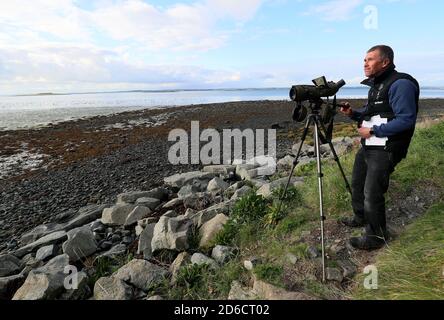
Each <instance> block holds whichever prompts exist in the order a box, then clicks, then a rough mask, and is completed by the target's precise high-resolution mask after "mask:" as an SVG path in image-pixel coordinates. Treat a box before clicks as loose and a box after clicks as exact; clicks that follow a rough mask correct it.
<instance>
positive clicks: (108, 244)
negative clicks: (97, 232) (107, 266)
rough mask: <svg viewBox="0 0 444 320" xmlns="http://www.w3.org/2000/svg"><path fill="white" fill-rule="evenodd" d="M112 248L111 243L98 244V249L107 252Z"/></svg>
mask: <svg viewBox="0 0 444 320" xmlns="http://www.w3.org/2000/svg"><path fill="white" fill-rule="evenodd" d="M112 246H113V243H112V241H102V242H101V243H100V244H99V248H100V249H101V250H108V249H109V248H111V247H112Z"/></svg>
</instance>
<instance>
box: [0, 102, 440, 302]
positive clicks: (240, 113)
mask: <svg viewBox="0 0 444 320" xmlns="http://www.w3.org/2000/svg"><path fill="white" fill-rule="evenodd" d="M363 103H364V101H363V100H351V104H352V107H358V106H361V105H362V104H363ZM442 106H443V101H442V100H439V99H427V100H421V102H420V113H419V118H420V119H422V120H424V119H434V118H437V117H441V116H442V115H443V107H442ZM293 107H294V104H293V103H291V102H287V101H259V102H256V101H255V102H232V103H219V104H208V105H193V106H186V107H174V108H168V109H166V108H164V109H156V110H141V111H131V112H124V113H118V114H113V115H109V116H97V117H92V118H88V119H79V120H75V121H69V122H62V123H57V124H51V125H48V126H45V127H42V128H37V129H28V130H16V131H1V132H0V169H1V170H0V254H4V255H3V256H2V259H0V265H1V266H9V267H8V268H6V267H5V268H3V269H2V267H0V271H2V274H1V275H0V277H6V278H10V279H8V280H2V281H3V282H2V283H0V284H1V285H0V289H1V290H0V296H1V295H2V294H3V298H4V297H6V298H12V297H13V296H14V298H15V299H33V298H38V299H40V298H49V299H52V298H65V299H75V298H79V299H80V298H81V299H83V298H89V297H91V296H92V295H94V298H96V299H109V298H116V297H118V298H121V299H133V298H137V297H139V298H149V297H147V295H146V294H145V295H144V292H145V293H146V292H148V291H149V290H150V289H151V288H152V287H155V286H156V285H158V284H159V282H160V281H161V280H162V279H163V278H165V277H166V274H167V273H168V272H169V273H172V274H173V277H174V275H175V271H177V270H178V268H179V267H180V266H181V265H182V264H183V263H184V261H186V260H187V259H189V260H190V259H191V260H190V261H191V263H195V264H202V263H207V264H210V265H211V264H213V263H214V264H217V263H223V262H224V261H225V260H226V259H228V258H227V257H228V256H229V255H230V254H231V250H233V248H229V247H222V246H216V247H214V248H213V250H212V252H211V256H212V259H214V260H212V261H207V260H206V259H209V258H208V257H206V256H204V255H203V254H201V253H198V252H194V254H192V255H190V256H189V257H188V256H187V255H186V254H182V255H179V256H178V257H175V260H174V261H170V262H171V266H170V267H169V269H165V268H162V267H161V265H156V264H153V263H152V261H151V262H149V261H148V260H149V259H150V258H151V257H152V253H153V252H155V251H159V250H174V251H178V252H184V251H185V250H187V249H189V248H190V247H191V246H192V244H190V243H189V242H188V239H189V238H190V235H191V234H190V233H191V232H192V230H193V228H192V227H191V226H194V227H196V228H198V229H199V230H200V236H201V238H200V242H201V243H200V244H198V245H197V247H202V248H206V247H207V246H208V245H209V243H210V242H211V241H210V240H211V239H212V237H213V236H214V233H215V232H216V231H217V230H220V226H221V225H222V224H223V223H225V222H226V221H224V219H226V216H227V215H229V210H230V208H231V207H232V205H233V201H234V200H235V199H236V198H238V197H240V196H241V195H242V194H245V193H247V192H248V191H249V190H250V188H251V187H253V186H254V187H257V188H259V190H262V191H261V194H263V195H264V196H269V195H270V194H271V191H272V189H274V188H276V186H278V185H279V184H280V183H282V182H272V181H267V179H263V180H261V179H255V176H254V175H253V176H251V175H252V172H251V170H255V169H257V168H258V167H260V165H259V164H258V165H256V166H253V167H242V166H241V167H239V166H238V167H235V166H210V167H208V166H206V167H203V166H202V165H172V164H170V163H169V161H168V151H169V148H170V147H171V145H172V144H173V142H169V141H168V134H169V132H170V131H171V130H172V129H179V128H181V129H185V130H186V131H189V130H190V123H191V121H199V124H200V129H201V130H203V129H207V128H214V129H217V130H218V131H221V130H223V129H236V128H238V129H241V130H244V129H246V128H251V129H270V128H273V129H276V130H277V158H278V160H281V161H280V162H279V163H278V167H279V166H280V167H281V168H282V167H285V165H286V164H287V166H288V162H289V161H290V163H291V159H290V160H289V159H288V157H286V156H288V155H290V154H292V152H294V148H293V146H294V144H295V143H297V142H298V139H299V137H300V130H301V126H302V124H300V123H295V122H293V121H292V120H291V114H292V110H293ZM335 121H336V125H337V127H338V128H339V127H341V125H342V124H344V123H345V124H349V123H350V121H349V120H348V119H347V118H345V117H343V116H342V115H337V116H336V118H335ZM347 139H349V140H347ZM335 143H336V147H337V148H338V149H341V150H346V149H348V148H350V147H351V146H352V145H353V142H352V139H351V138H339V140H337V141H336V142H335ZM303 155H304V157H306V159H307V161H310V160H309V158H310V152H309V150H308V149H307V150H304V154H303ZM311 156H312V155H311ZM326 156H327V155H326ZM330 156H331V155H330ZM244 180H248V181H249V183H247V184H244V182H243V181H244ZM298 183H301V181H299V180H297V179H296V180H295V181H293V184H294V185H295V186H296V185H298ZM162 230H163V231H162ZM119 252H120V253H121V252H131V253H133V254H134V256H136V257H137V259H134V260H132V261H131V262H129V263H128V264H127V265H125V266H123V267H122V268H121V269H120V270H119V271H118V273H117V274H116V275H115V276H112V277H104V278H100V279H98V281H97V282H99V284H101V285H100V286H97V285H96V286H94V287H93V288H91V287H88V286H84V288H85V290H84V292H83V291H82V290H79V291H75V292H76V294H79V296H77V297H73V296H69V294H68V293H67V292H64V293H62V291H63V290H62V285H61V284H60V275H61V274H62V273H63V271H61V270H63V268H64V267H65V266H66V265H68V264H69V263H72V264H77V265H79V262H80V261H81V262H82V264H84V259H85V258H89V257H91V256H92V255H95V258H94V259H97V256H100V255H105V256H109V257H112V256H115V255H116V254H118V253H119ZM20 259H21V260H20ZM144 259H145V260H144ZM177 259H179V260H177ZM49 260H50V261H49ZM47 261H49V262H48V263H46V262H47ZM44 262H45V263H46V264H45V263H44ZM25 266H26V267H25ZM34 269H39V270H40V269H41V270H40V271H39V272H37V273H36V274H39V273H41V274H45V275H46V277H47V278H48V279H49V280H48V281H49V282H51V281H52V282H53V283H54V286H55V287H57V290H52V289H51V290H50V289H45V290H43V291H41V292H38V291H36V290H34V289H35V287H33V286H35V283H36V282H38V281H37V280H36V279H32V276H33V271H32V270H34ZM176 269H177V270H176ZM346 269H347V267H345V269H344V270H346ZM4 270H6V271H4ZM137 270H140V272H139V273H138V271H137ZM143 270H145V271H143ZM146 270H150V271H149V272H146ZM17 272H20V273H19V274H17ZM82 272H83V273H82V277H83V278H84V279H91V277H92V274H90V273H89V272H91V270H90V269H88V268H85V270H83V271H82ZM144 272H145V273H144ZM332 272H333V271H332ZM344 272H345V271H344ZM136 273H137V274H139V275H142V277H145V278H143V281H142V280H141V279H140V277H139V276H136V275H135V274H136ZM333 273H334V272H333ZM330 276H331V277H332V278H334V277H336V276H337V277H339V276H338V275H336V276H335V275H334V274H333V275H330ZM34 277H35V278H37V276H36V275H35V274H34ZM79 277H80V276H79ZM341 277H342V276H341ZM6 278H2V279H6ZM30 278H31V279H30ZM83 278H82V279H83ZM25 279H26V282H25ZM123 279H125V281H124V280H123ZM145 280H146V281H145ZM85 281H86V280H85ZM341 281H342V280H341ZM62 283H63V281H62ZM22 285H23V286H22ZM255 285H256V286H257V290H256V291H255V292H256V293H257V292H262V294H261V295H259V296H261V297H264V296H266V295H267V294H268V293H264V292H268V291H267V290H268V289H269V288H268V289H264V287H266V286H267V285H268V284H264V283H261V282H260V281H256V283H255ZM21 286H22V287H21ZM147 286H148V287H147ZM19 287H21V288H20V289H19ZM12 288H13V289H12ZM33 288H34V289H33ZM88 288H89V289H88ZM103 288H108V289H109V290H102V289H103ZM261 288H262V289H261ZM17 289H18V291H16V290H17ZM2 290H3V291H2ZM88 290H93V291H94V292H93V293H92V292H88ZM233 290H234V289H233ZM261 290H262V291H261ZM234 291H235V290H234ZM234 291H233V294H234V295H235V293H234ZM240 291H242V290H240ZM271 291H273V290H271ZM30 292H31V293H30ZM110 292H113V294H111V293H110ZM61 294H63V295H64V296H63V297H62V296H60V295H61ZM279 295H280V297H288V298H300V299H311V298H312V297H309V296H305V295H304V294H303V293H300V292H297V293H296V292H280V293H279ZM235 297H239V295H235ZM0 298H1V297H0ZM151 298H152V297H151Z"/></svg>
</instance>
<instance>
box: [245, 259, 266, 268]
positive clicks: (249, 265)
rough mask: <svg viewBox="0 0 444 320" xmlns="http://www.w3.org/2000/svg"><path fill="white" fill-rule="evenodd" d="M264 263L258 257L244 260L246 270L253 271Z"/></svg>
mask: <svg viewBox="0 0 444 320" xmlns="http://www.w3.org/2000/svg"><path fill="white" fill-rule="evenodd" d="M261 263H262V259H261V258H258V257H251V258H250V259H247V260H244V267H245V269H247V270H249V271H252V270H253V269H254V268H255V267H256V266H258V265H260V264H261Z"/></svg>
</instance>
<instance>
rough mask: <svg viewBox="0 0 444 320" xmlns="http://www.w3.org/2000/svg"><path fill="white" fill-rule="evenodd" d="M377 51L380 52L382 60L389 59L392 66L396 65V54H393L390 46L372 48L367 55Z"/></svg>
mask: <svg viewBox="0 0 444 320" xmlns="http://www.w3.org/2000/svg"><path fill="white" fill-rule="evenodd" d="M376 50H378V51H379V55H380V57H381V59H382V60H385V59H389V61H390V63H391V64H394V63H395V62H394V60H395V53H394V52H393V49H392V48H390V47H389V46H386V45H377V46H374V47H371V48H370V49H369V50H368V51H367V53H369V52H373V51H376Z"/></svg>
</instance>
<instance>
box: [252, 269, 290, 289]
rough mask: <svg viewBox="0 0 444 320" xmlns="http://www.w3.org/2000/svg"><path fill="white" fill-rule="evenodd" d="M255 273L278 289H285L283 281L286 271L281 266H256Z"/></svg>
mask: <svg viewBox="0 0 444 320" xmlns="http://www.w3.org/2000/svg"><path fill="white" fill-rule="evenodd" d="M253 272H254V274H255V275H256V276H257V277H258V278H259V279H260V280H264V281H266V282H268V283H270V284H273V285H275V286H278V287H284V285H283V280H282V277H283V272H284V269H283V267H282V266H281V265H277V264H272V263H264V264H260V265H258V266H256V267H255V268H254V269H253Z"/></svg>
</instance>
